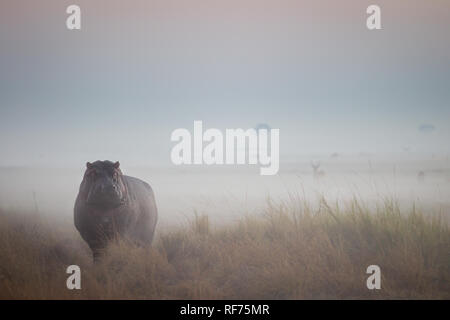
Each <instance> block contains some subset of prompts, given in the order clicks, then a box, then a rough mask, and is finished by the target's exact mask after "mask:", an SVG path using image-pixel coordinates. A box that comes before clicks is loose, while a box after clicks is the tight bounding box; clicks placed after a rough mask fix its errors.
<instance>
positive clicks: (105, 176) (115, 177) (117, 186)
mask: <svg viewBox="0 0 450 320" xmlns="http://www.w3.org/2000/svg"><path fill="white" fill-rule="evenodd" d="M119 166H120V163H119V162H115V163H114V162H111V161H96V162H94V163H90V162H88V163H86V172H85V174H84V179H83V184H82V187H83V189H84V192H85V193H84V194H85V195H86V203H87V204H88V205H90V206H96V207H100V208H115V207H118V206H120V205H121V204H123V203H124V201H125V196H126V192H125V191H126V188H125V185H124V183H123V179H122V172H121V171H120V169H119Z"/></svg>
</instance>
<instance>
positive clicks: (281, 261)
mask: <svg viewBox="0 0 450 320" xmlns="http://www.w3.org/2000/svg"><path fill="white" fill-rule="evenodd" d="M72 264H76V265H79V266H80V267H81V272H82V280H81V286H82V289H81V290H68V289H67V288H66V279H67V277H68V275H67V274H66V273H65V270H66V268H67V266H68V265H72ZM372 264H376V265H379V266H380V268H381V273H382V277H381V278H382V280H381V289H380V290H368V289H367V287H366V279H367V277H368V276H369V275H367V274H366V268H367V267H368V266H369V265H372ZM0 298H2V299H31V298H35V299H404V298H408V299H418V298H423V299H449V298H450V232H449V228H448V224H447V222H446V221H443V220H442V218H441V217H439V216H433V217H431V216H429V215H424V214H422V213H420V212H417V211H416V210H415V209H414V208H413V209H412V210H410V211H409V212H401V211H400V209H399V207H398V206H397V204H396V203H395V201H385V202H384V203H383V204H382V205H380V206H378V207H377V208H376V209H375V210H369V209H368V208H366V207H364V206H363V205H362V204H361V202H359V201H356V200H355V201H352V202H351V203H349V204H348V206H346V207H345V208H340V207H339V206H338V205H333V206H331V205H329V204H328V203H327V202H326V201H325V200H322V202H321V205H320V207H318V208H317V209H312V208H311V207H310V206H308V205H306V204H304V203H300V204H296V205H293V204H286V203H278V204H276V203H273V202H270V201H269V204H268V206H267V210H266V211H265V212H264V213H263V214H261V215H260V216H245V217H242V219H241V220H240V221H239V222H236V223H235V224H231V225H226V226H212V225H211V224H210V221H209V219H208V217H207V216H202V215H197V214H196V215H194V217H193V219H192V221H191V223H190V224H189V225H187V226H186V227H184V228H178V229H175V230H171V231H164V232H161V233H160V235H159V236H158V237H157V239H155V243H154V245H153V247H152V248H151V249H147V250H146V249H143V248H138V247H135V246H133V245H131V244H129V243H127V242H126V241H118V242H116V243H113V244H111V246H110V247H109V248H108V250H107V253H106V255H105V256H104V258H103V259H102V260H101V261H100V262H99V263H96V264H93V263H92V261H91V256H90V251H89V249H88V248H87V246H86V245H85V244H84V243H83V241H82V240H81V238H80V237H79V235H78V234H77V232H76V230H75V228H74V227H73V225H72V222H71V221H64V220H62V219H59V220H58V219H54V218H53V219H47V218H44V217H43V216H41V215H26V214H18V213H14V212H4V211H0Z"/></svg>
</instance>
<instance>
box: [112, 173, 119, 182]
mask: <svg viewBox="0 0 450 320" xmlns="http://www.w3.org/2000/svg"><path fill="white" fill-rule="evenodd" d="M118 179H119V175H118V174H117V172H114V173H113V180H114V182H117V180H118Z"/></svg>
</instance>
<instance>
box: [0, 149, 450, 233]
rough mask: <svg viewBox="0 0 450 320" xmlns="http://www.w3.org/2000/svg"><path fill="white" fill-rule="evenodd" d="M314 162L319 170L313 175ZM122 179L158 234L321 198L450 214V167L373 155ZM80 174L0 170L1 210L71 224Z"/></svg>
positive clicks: (143, 172)
mask: <svg viewBox="0 0 450 320" xmlns="http://www.w3.org/2000/svg"><path fill="white" fill-rule="evenodd" d="M311 163H320V167H319V169H318V172H319V173H317V172H316V174H314V170H313V168H312V165H311ZM122 171H123V173H124V174H126V175H131V176H135V177H138V178H141V179H143V180H145V181H147V182H148V183H150V185H151V186H152V187H153V189H154V191H155V195H156V201H157V204H158V208H159V216H160V222H159V224H160V227H164V226H170V225H174V224H179V223H184V222H186V221H187V219H188V218H190V217H192V215H193V214H194V213H195V212H197V213H200V214H207V215H209V216H210V218H211V219H212V221H216V222H229V221H230V220H235V219H236V218H239V217H241V216H242V215H244V214H261V213H263V210H264V208H265V207H266V205H267V202H268V201H274V202H276V203H280V202H282V201H286V202H292V200H294V201H302V202H306V203H309V204H310V205H312V206H313V207H314V206H315V205H318V203H319V200H320V199H321V198H322V197H323V198H325V199H326V200H327V201H328V202H329V203H330V205H333V206H334V205H336V204H340V205H345V203H348V202H349V201H351V200H352V199H353V198H356V199H357V200H359V201H362V202H363V203H365V204H367V205H368V206H372V207H375V206H376V205H377V204H380V203H381V202H383V201H384V200H386V199H394V200H398V201H399V204H400V206H401V207H402V209H404V210H409V209H412V206H416V208H418V209H421V210H424V211H426V212H427V213H432V212H434V213H436V212H437V213H439V212H441V213H445V214H446V215H448V212H449V209H450V196H449V195H450V161H449V158H446V157H438V156H434V157H433V156H417V155H416V156H412V155H410V154H403V155H397V156H390V157H387V156H386V157H374V156H370V155H358V156H344V155H342V156H340V155H335V156H333V157H329V156H328V157H317V156H316V157H310V158H304V159H299V160H298V162H296V163H289V164H286V163H285V164H283V163H282V164H281V167H280V172H279V174H278V175H276V176H260V175H259V169H258V167H257V166H228V167H227V166H223V167H217V166H216V167H214V166H212V167H208V166H198V167H195V166H172V167H140V168H139V167H128V166H127V164H126V163H122ZM83 173H84V164H81V165H80V167H79V168H50V167H47V168H1V169H0V203H1V204H2V207H3V208H5V209H15V210H25V211H27V212H31V213H33V212H36V211H38V212H39V213H41V214H46V215H47V214H48V215H50V216H52V215H58V216H64V217H71V216H72V214H73V204H74V201H75V197H76V195H77V193H78V187H79V184H80V182H81V179H82V176H83Z"/></svg>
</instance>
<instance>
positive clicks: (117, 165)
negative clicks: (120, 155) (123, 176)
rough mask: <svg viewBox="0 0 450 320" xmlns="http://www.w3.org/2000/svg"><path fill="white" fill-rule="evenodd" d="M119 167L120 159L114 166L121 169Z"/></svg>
mask: <svg viewBox="0 0 450 320" xmlns="http://www.w3.org/2000/svg"><path fill="white" fill-rule="evenodd" d="M119 167H120V162H119V161H117V162H116V163H114V168H115V169H119Z"/></svg>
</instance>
